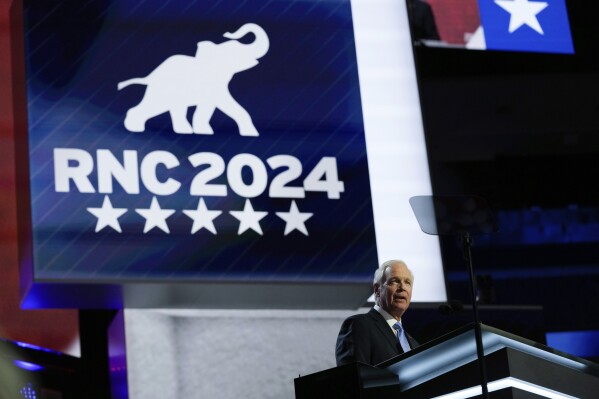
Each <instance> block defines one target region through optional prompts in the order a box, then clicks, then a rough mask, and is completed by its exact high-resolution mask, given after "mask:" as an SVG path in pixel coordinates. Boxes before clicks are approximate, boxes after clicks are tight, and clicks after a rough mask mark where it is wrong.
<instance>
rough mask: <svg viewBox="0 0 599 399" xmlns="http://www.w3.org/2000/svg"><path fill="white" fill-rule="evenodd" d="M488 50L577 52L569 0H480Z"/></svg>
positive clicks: (479, 4) (481, 17) (482, 23)
mask: <svg viewBox="0 0 599 399" xmlns="http://www.w3.org/2000/svg"><path fill="white" fill-rule="evenodd" d="M478 6H479V11H480V19H481V25H482V30H483V32H484V42H485V44H486V49H487V50H510V51H532V52H545V53H564V54H572V53H574V46H573V44H572V35H571V33H570V24H569V22H568V12H567V9H566V4H565V0H478Z"/></svg>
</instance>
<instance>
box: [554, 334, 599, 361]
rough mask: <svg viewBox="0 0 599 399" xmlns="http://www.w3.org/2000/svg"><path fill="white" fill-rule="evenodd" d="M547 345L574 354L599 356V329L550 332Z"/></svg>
mask: <svg viewBox="0 0 599 399" xmlns="http://www.w3.org/2000/svg"><path fill="white" fill-rule="evenodd" d="M547 345H548V346H550V347H552V348H555V349H558V350H560V351H563V352H566V353H569V354H572V355H574V356H580V357H598V356H599V331H560V332H549V333H547Z"/></svg>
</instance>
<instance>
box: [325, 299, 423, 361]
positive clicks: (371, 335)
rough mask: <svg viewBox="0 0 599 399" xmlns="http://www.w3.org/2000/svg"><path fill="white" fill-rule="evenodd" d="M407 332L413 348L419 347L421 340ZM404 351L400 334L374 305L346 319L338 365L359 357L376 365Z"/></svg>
mask: <svg viewBox="0 0 599 399" xmlns="http://www.w3.org/2000/svg"><path fill="white" fill-rule="evenodd" d="M404 331H405V330H404ZM405 334H406V337H407V338H408V342H409V344H410V348H412V349H413V348H416V347H417V346H418V342H416V340H414V338H412V337H411V336H410V335H409V334H408V333H407V332H406V333H405ZM402 353H403V349H402V348H401V345H400V344H399V342H398V340H397V336H396V335H395V334H393V330H391V328H390V327H389V324H387V322H386V321H385V318H384V317H383V316H382V315H381V314H380V313H379V312H377V310H376V309H374V308H372V309H370V311H369V312H368V313H363V314H357V315H354V316H351V317H348V318H347V319H345V321H344V322H343V324H342V325H341V329H340V330H339V335H338V336H337V345H336V348H335V356H336V358H337V366H341V365H344V364H348V363H352V362H356V361H358V362H362V363H367V364H371V365H373V366H374V365H376V364H379V363H381V362H384V361H385V360H389V359H390V358H392V357H394V356H397V355H401V354H402Z"/></svg>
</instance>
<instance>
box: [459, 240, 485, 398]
mask: <svg viewBox="0 0 599 399" xmlns="http://www.w3.org/2000/svg"><path fill="white" fill-rule="evenodd" d="M461 241H462V247H463V251H464V257H465V258H466V263H467V264H468V272H469V276H470V288H471V294H472V310H473V311H474V338H475V340H476V355H477V358H478V364H479V371H480V382H481V384H480V386H481V388H482V397H483V399H489V389H488V387H487V367H486V364H485V354H484V350H483V336H482V329H481V323H480V317H479V314H478V305H477V300H476V285H475V283H474V270H473V267H472V254H471V248H472V237H471V236H470V234H469V233H468V232H467V231H466V232H463V233H462V235H461Z"/></svg>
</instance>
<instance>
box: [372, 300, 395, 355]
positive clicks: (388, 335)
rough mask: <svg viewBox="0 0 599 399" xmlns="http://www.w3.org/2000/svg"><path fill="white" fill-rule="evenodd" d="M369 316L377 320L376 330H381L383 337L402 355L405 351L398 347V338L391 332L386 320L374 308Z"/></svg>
mask: <svg viewBox="0 0 599 399" xmlns="http://www.w3.org/2000/svg"><path fill="white" fill-rule="evenodd" d="M368 314H369V315H370V317H372V318H373V319H374V320H375V325H376V328H377V329H378V330H379V332H380V333H381V335H382V336H384V337H385V339H386V340H387V342H389V345H391V346H392V347H393V348H395V350H396V351H397V353H398V354H400V353H402V352H403V351H402V350H401V346H400V345H398V341H397V336H396V335H395V334H393V331H391V328H390V327H389V324H387V322H386V321H385V318H384V317H383V316H382V315H381V314H380V313H379V312H377V310H376V309H374V308H372V309H370V311H369V312H368Z"/></svg>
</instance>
